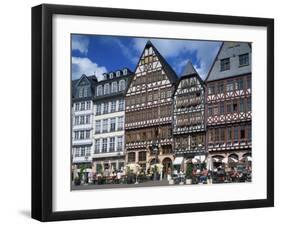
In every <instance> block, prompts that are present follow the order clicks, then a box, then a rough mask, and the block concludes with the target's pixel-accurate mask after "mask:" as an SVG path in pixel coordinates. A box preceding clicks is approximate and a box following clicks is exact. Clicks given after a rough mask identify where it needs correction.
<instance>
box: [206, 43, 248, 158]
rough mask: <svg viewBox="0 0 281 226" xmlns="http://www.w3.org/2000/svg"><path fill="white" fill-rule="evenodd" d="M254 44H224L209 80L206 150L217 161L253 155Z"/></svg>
mask: <svg viewBox="0 0 281 226" xmlns="http://www.w3.org/2000/svg"><path fill="white" fill-rule="evenodd" d="M251 52H252V51H251V45H250V44H249V43H237V42H223V43H222V46H221V48H220V50H219V52H218V55H217V57H216V59H215V61H214V64H213V66H212V68H211V70H210V72H209V74H208V76H207V78H206V83H207V94H206V101H207V108H206V111H207V130H208V132H207V138H208V146H207V150H208V152H209V154H210V155H211V156H212V157H213V158H214V160H215V162H221V161H222V159H223V158H224V159H226V160H227V162H228V163H232V162H238V161H240V160H243V158H245V157H246V156H248V155H251V148H252V142H251V119H252V109H251V100H252V99H251V75H252V70H251Z"/></svg>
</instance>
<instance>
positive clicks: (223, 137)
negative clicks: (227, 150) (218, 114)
mask: <svg viewBox="0 0 281 226" xmlns="http://www.w3.org/2000/svg"><path fill="white" fill-rule="evenodd" d="M220 141H221V142H222V143H224V142H225V133H224V128H221V129H220Z"/></svg>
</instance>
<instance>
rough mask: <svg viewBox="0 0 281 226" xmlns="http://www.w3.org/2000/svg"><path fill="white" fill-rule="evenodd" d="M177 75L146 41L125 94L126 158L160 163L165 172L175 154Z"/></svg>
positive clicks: (147, 164)
mask: <svg viewBox="0 0 281 226" xmlns="http://www.w3.org/2000/svg"><path fill="white" fill-rule="evenodd" d="M176 83H177V75H176V74H175V72H174V71H173V69H172V68H171V67H170V65H169V64H168V63H167V62H166V60H165V59H164V58H163V57H162V56H161V54H160V53H159V52H158V50H157V49H156V48H155V47H154V45H153V44H152V43H151V42H150V41H148V42H147V43H146V45H145V47H144V50H143V52H142V54H141V57H140V59H139V61H138V64H137V67H136V69H135V74H134V77H133V79H132V81H131V83H130V85H129V86H128V90H127V93H126V97H125V100H126V101H125V103H126V110H125V143H126V162H127V163H138V164H140V165H141V167H142V168H143V169H144V170H147V169H148V168H149V167H150V166H151V165H152V164H155V163H156V162H157V163H162V164H163V165H164V172H165V171H167V170H168V168H170V167H171V165H172V161H173V158H174V155H173V148H172V145H173V140H172V112H173V110H172V106H173V100H172V94H173V92H174V89H175V85H176Z"/></svg>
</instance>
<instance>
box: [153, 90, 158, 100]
mask: <svg viewBox="0 0 281 226" xmlns="http://www.w3.org/2000/svg"><path fill="white" fill-rule="evenodd" d="M153 100H154V101H155V100H158V92H157V91H154V94H153Z"/></svg>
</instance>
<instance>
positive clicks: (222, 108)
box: [220, 103, 224, 115]
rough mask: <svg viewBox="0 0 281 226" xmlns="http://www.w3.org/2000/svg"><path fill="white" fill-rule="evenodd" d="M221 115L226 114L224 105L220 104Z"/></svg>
mask: <svg viewBox="0 0 281 226" xmlns="http://www.w3.org/2000/svg"><path fill="white" fill-rule="evenodd" d="M220 114H221V115H223V114H224V103H220Z"/></svg>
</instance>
